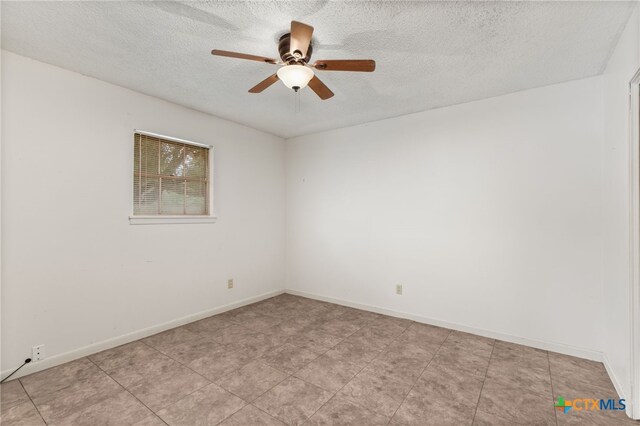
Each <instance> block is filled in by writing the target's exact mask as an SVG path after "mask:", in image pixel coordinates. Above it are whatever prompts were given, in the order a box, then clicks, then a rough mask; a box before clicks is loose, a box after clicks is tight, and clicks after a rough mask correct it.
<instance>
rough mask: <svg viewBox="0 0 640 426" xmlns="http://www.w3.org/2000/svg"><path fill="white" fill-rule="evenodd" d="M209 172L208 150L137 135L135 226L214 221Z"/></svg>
mask: <svg viewBox="0 0 640 426" xmlns="http://www.w3.org/2000/svg"><path fill="white" fill-rule="evenodd" d="M209 168H210V167H209V147H207V146H204V145H199V144H193V143H189V142H187V141H183V140H181V139H174V138H168V137H165V136H160V135H155V134H153V133H146V132H135V134H134V165H133V216H131V217H130V221H131V223H180V222H182V221H185V220H180V219H188V218H193V217H200V218H201V217H210V216H209V215H210V200H209V198H210V196H209V194H210V191H209ZM140 218H146V219H148V221H146V222H144V221H143V222H139V221H136V219H140ZM167 218H172V219H177V220H170V221H165V220H163V219H167Z"/></svg>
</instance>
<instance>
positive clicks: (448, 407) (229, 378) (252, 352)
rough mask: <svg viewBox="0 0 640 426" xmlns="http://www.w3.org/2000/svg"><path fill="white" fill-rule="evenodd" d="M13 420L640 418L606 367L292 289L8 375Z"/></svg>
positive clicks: (542, 421)
mask: <svg viewBox="0 0 640 426" xmlns="http://www.w3.org/2000/svg"><path fill="white" fill-rule="evenodd" d="M0 393H1V403H0V405H1V419H2V424H3V425H6V426H9V425H42V424H57V425H103V424H111V425H139V426H142V425H148V426H151V425H164V424H168V425H216V424H221V425H227V426H228V425H241V426H247V425H283V424H287V425H300V424H305V425H329V424H331V425H358V426H364V425H378V424H380V425H386V424H391V425H520V424H522V425H524V424H527V425H565V424H593V425H604V424H613V425H617V424H620V425H622V424H636V425H639V424H640V423H637V422H633V421H631V420H629V419H628V418H627V417H626V416H625V414H624V413H622V412H611V411H592V412H587V411H583V412H577V411H573V410H572V411H570V412H569V413H568V414H564V413H562V412H558V411H556V410H555V409H554V407H553V404H554V399H555V398H557V397H558V396H563V397H564V398H566V399H572V398H579V397H589V398H616V395H615V391H614V389H613V386H612V384H611V382H610V380H609V378H608V376H607V374H606V372H605V369H604V367H603V366H602V364H600V363H597V362H592V361H586V360H583V359H578V358H573V357H570V356H565V355H560V354H556V353H550V352H546V351H541V350H537V349H532V348H529V347H525V346H519V345H514V344H511V343H505V342H501V341H495V340H492V339H487V338H483V337H479V336H475V335H471V334H466V333H461V332H456V331H451V330H448V329H444V328H438V327H433V326H429V325H424V324H418V323H415V322H411V321H408V320H403V319H398V318H392V317H387V316H382V315H377V314H373V313H370V312H365V311H359V310H356V309H351V308H347V307H344V306H338V305H333V304H329V303H324V302H318V301H315V300H310V299H305V298H301V297H295V296H291V295H288V294H284V295H281V296H278V297H274V298H271V299H268V300H265V301H262V302H260V303H256V304H253V305H249V306H246V307H243V308H239V309H236V310H233V311H229V312H225V313H223V314H220V315H216V316H213V317H210V318H206V319H203V320H201V321H198V322H195V323H191V324H188V325H185V326H183V327H178V328H175V329H172V330H169V331H166V332H163V333H160V334H157V335H155V336H151V337H148V338H146V339H142V340H140V341H136V342H133V343H129V344H127V345H124V346H120V347H117V348H114V349H111V350H108V351H105V352H101V353H97V354H95V355H92V356H89V357H86V358H82V359H79V360H77V361H73V362H70V363H68V364H64V365H61V366H58V367H55V368H51V369H49V370H46V371H42V372H39V373H35V374H32V375H30V376H26V377H23V378H21V379H19V380H13V381H10V382H7V383H5V384H4V385H2V387H1V388H0Z"/></svg>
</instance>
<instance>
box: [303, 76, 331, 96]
mask: <svg viewBox="0 0 640 426" xmlns="http://www.w3.org/2000/svg"><path fill="white" fill-rule="evenodd" d="M309 87H311V90H313V91H314V92H316V95H318V96H320V99H322V100H323V101H324V100H325V99H329V98H330V97H332V96H333V92H332V91H331V89H329V88H328V87H327V86H325V84H324V83H323V82H322V81H320V79H319V78H318V77H316V76H315V75H314V76H313V78H312V79H311V80H310V81H309Z"/></svg>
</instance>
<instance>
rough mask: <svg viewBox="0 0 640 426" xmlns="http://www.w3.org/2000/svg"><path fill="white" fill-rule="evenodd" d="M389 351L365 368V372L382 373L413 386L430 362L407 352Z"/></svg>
mask: <svg viewBox="0 0 640 426" xmlns="http://www.w3.org/2000/svg"><path fill="white" fill-rule="evenodd" d="M395 349H396V348H393V349H390V350H387V351H385V352H383V353H381V354H380V355H378V357H377V358H376V359H374V360H373V361H371V363H370V364H369V365H368V366H366V367H365V371H373V372H376V373H382V374H385V375H386V376H388V377H390V378H392V379H394V380H398V381H401V382H405V383H409V384H413V383H415V381H416V380H418V377H420V374H421V373H422V371H423V370H424V369H425V367H426V366H427V364H429V360H427V359H425V358H424V357H416V356H412V355H411V354H408V353H406V352H401V351H397V350H395Z"/></svg>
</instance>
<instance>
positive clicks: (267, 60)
mask: <svg viewBox="0 0 640 426" xmlns="http://www.w3.org/2000/svg"><path fill="white" fill-rule="evenodd" d="M211 54H212V55H216V56H226V57H228V58H238V59H248V60H250V61H258V62H265V63H267V64H276V63H277V62H276V60H275V59H271V58H265V57H264V56H256V55H247V54H246V53H238V52H229V51H228V50H218V49H213V50H212V51H211Z"/></svg>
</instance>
